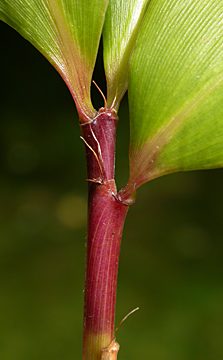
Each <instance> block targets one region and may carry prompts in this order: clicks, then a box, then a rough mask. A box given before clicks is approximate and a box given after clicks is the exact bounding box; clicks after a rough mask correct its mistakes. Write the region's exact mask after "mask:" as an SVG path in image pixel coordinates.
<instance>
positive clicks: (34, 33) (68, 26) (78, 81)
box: [0, 0, 108, 118]
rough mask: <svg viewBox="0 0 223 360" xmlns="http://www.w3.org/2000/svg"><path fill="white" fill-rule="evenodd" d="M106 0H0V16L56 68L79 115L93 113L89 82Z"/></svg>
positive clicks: (84, 115)
mask: <svg viewBox="0 0 223 360" xmlns="http://www.w3.org/2000/svg"><path fill="white" fill-rule="evenodd" d="M107 5H108V0H103V1H101V0H91V1H90V0H82V1H81V2H80V1H78V0H0V19H1V20H3V21H5V22H6V23H8V24H9V25H10V26H12V27H13V28H14V29H15V30H17V31H18V32H19V33H20V34H21V35H22V36H23V37H25V38H26V39H27V40H28V41H29V42H31V43H32V44H33V45H34V46H35V47H36V48H37V49H38V50H39V51H40V52H41V53H42V54H43V55H44V56H45V57H46V58H47V59H48V60H49V61H50V62H51V63H52V64H53V66H54V67H55V68H56V69H57V70H58V72H59V73H60V75H61V76H62V78H63V79H64V81H65V82H66V84H67V86H68V88H69V89H70V91H71V94H72V96H73V98H74V100H75V102H76V105H77V109H78V111H79V115H80V117H83V118H88V117H93V116H94V114H95V111H94V109H93V107H92V104H91V98H90V86H91V78H92V73H93V68H94V64H95V60H96V55H97V50H98V45H99V41H100V36H101V31H102V26H103V23H104V17H105V12H106V9H107Z"/></svg>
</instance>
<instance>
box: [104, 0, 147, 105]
mask: <svg viewBox="0 0 223 360" xmlns="http://www.w3.org/2000/svg"><path fill="white" fill-rule="evenodd" d="M148 3H149V0H128V1H126V0H110V1H109V5H108V10H107V13H106V18H105V26H104V35H103V40H104V64H105V73H106V79H107V89H108V94H107V95H108V96H107V97H108V105H111V103H112V102H113V100H114V99H115V97H116V106H118V104H119V102H120V100H121V98H122V96H123V94H124V93H125V91H126V89H127V85H128V64H129V58H130V55H131V52H132V49H133V47H134V45H135V40H136V37H137V34H138V31H139V28H140V25H141V22H142V19H143V16H144V13H145V10H146V7H147V5H148Z"/></svg>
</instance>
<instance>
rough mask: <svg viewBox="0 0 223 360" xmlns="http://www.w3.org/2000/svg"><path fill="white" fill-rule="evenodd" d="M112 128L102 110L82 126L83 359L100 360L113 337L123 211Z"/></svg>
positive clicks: (110, 117) (109, 115)
mask: <svg viewBox="0 0 223 360" xmlns="http://www.w3.org/2000/svg"><path fill="white" fill-rule="evenodd" d="M116 123H117V118H116V114H115V113H114V112H112V111H110V110H108V109H107V110H105V109H102V110H101V111H99V114H98V116H97V117H96V118H95V119H94V120H93V121H92V122H90V123H89V124H85V125H84V126H82V138H83V140H84V142H85V145H86V152H87V165H88V181H89V204H88V205H89V212H88V240H87V269H86V281H85V309H84V341H83V359H84V360H101V359H102V358H103V357H102V356H104V355H103V352H104V351H103V350H104V349H106V348H108V347H109V345H110V344H111V343H112V341H113V340H114V336H115V334H114V326H115V325H114V319H115V303H116V286H117V273H118V261H119V253H120V243H121V237H122V231H123V226H124V222H125V218H126V214H127V211H128V206H127V205H126V204H123V203H122V201H120V199H119V200H118V199H117V193H116V186H115V180H114V159H115V136H116Z"/></svg>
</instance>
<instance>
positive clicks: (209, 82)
mask: <svg viewBox="0 0 223 360" xmlns="http://www.w3.org/2000/svg"><path fill="white" fill-rule="evenodd" d="M129 100H130V101H129V103H130V117H131V145H130V163H131V165H130V167H131V170H130V184H131V185H132V186H133V187H136V188H137V187H139V186H140V185H141V184H142V183H144V182H146V181H148V180H151V179H153V178H155V177H158V176H161V175H164V174H167V173H171V172H176V171H184V170H193V169H207V168H216V167H222V166H223V106H222V104H223V2H222V1H219V0H202V1H201V0H194V1H191V0H159V1H156V0H152V1H151V3H150V5H149V8H148V10H147V13H146V15H145V18H144V20H143V25H142V27H141V32H140V34H139V37H138V40H137V45H136V49H135V51H134V54H133V57H132V60H131V67H130V88H129Z"/></svg>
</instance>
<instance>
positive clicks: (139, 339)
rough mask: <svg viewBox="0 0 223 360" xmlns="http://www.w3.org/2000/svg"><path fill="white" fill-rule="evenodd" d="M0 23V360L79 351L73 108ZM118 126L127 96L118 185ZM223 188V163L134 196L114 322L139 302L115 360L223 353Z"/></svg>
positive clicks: (80, 264) (78, 195) (81, 212)
mask: <svg viewBox="0 0 223 360" xmlns="http://www.w3.org/2000/svg"><path fill="white" fill-rule="evenodd" d="M0 30H1V31H0V34H1V35H0V37H1V57H0V62H1V90H2V91H1V104H0V105H1V107H0V117H1V119H0V359H1V360H39V359H41V360H51V359H52V360H61V359H63V360H70V359H81V334H82V330H81V328H82V306H83V282H84V266H85V265H84V263H85V241H86V199H87V191H86V190H87V189H86V182H85V178H86V172H85V159H84V155H83V144H82V143H81V141H80V139H79V128H78V123H77V119H76V111H75V107H74V105H73V102H72V99H71V96H70V94H69V92H68V90H67V89H66V87H65V85H64V84H63V82H62V80H61V79H60V78H59V76H58V75H57V73H56V72H55V71H54V69H53V68H52V67H51V66H50V65H49V64H48V63H47V61H46V60H45V59H44V58H43V57H42V56H41V55H40V54H38V52H37V51H36V50H35V49H34V48H33V47H32V46H31V45H29V44H28V43H27V42H26V41H24V40H23V39H22V38H21V37H20V36H19V35H18V34H16V32H14V31H13V30H12V29H10V28H9V27H7V26H6V25H4V24H2V23H1V24H0ZM100 66H101V62H99V63H98V65H97V67H98V68H100ZM94 77H95V78H96V80H97V82H98V83H99V84H100V85H101V86H102V87H103V83H102V81H101V79H100V76H99V75H98V73H97V71H96V73H95V76H94ZM93 96H94V99H95V100H94V101H95V104H97V103H98V102H99V101H100V100H99V98H98V96H97V95H95V94H94V95H93ZM99 105H100V104H99ZM128 127H129V125H128V112H127V101H126V100H125V101H124V102H123V105H122V108H121V111H120V124H119V132H118V146H117V174H118V175H117V176H118V183H119V186H121V184H124V182H125V181H126V178H127V172H128V160H127V159H128V155H127V151H128V150H127V148H128V133H129V128H128ZM222 184H223V171H222V170H212V171H206V172H193V173H186V174H174V175H171V176H167V177H164V178H161V179H159V180H156V181H154V182H151V183H150V184H147V185H145V186H144V187H143V188H142V189H141V190H140V191H139V192H138V196H137V202H136V204H135V206H133V207H132V208H131V209H130V212H129V216H128V219H127V223H126V227H125V233H124V239H123V244H122V252H121V263H120V273H119V286H118V304H117V321H119V320H121V318H122V317H123V316H125V315H126V314H127V313H128V312H129V311H130V310H132V309H133V308H134V307H136V306H139V307H140V310H139V311H138V312H137V313H136V314H134V315H133V316H132V317H130V318H129V319H128V320H127V321H126V323H125V324H124V325H123V327H122V328H121V329H120V331H119V333H118V335H117V337H118V341H119V342H120V343H121V350H120V360H121V359H122V360H127V359H128V360H136V359H152V360H188V359H190V360H193V359H194V360H215V359H216V360H220V359H223V241H222V238H223V227H222V225H223V188H222Z"/></svg>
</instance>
